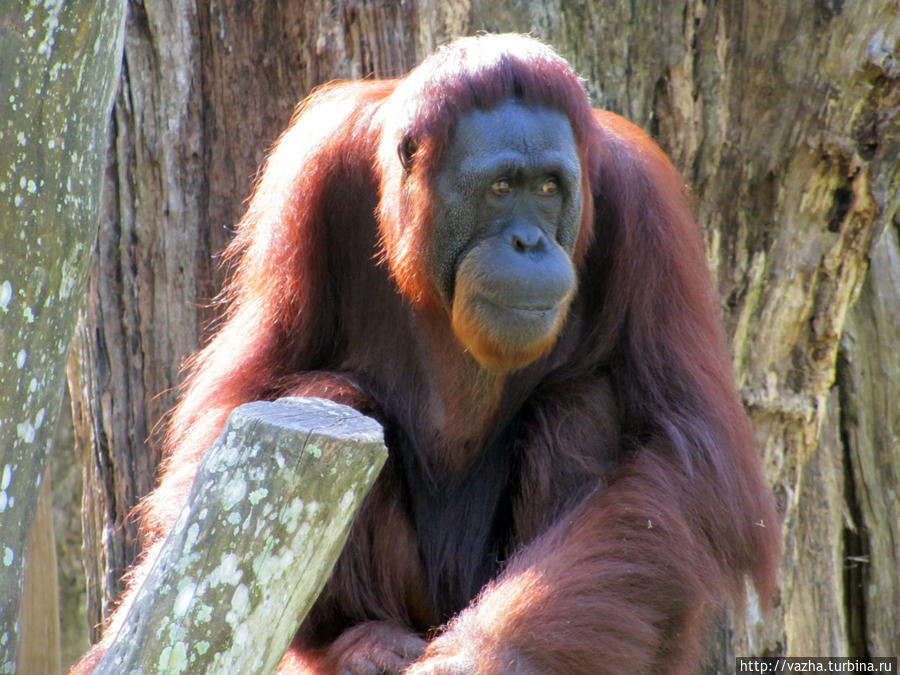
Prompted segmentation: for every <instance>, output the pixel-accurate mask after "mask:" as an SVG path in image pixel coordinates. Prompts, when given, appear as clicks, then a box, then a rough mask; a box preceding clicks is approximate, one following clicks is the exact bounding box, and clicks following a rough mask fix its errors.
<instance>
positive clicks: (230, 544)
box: [95, 398, 387, 675]
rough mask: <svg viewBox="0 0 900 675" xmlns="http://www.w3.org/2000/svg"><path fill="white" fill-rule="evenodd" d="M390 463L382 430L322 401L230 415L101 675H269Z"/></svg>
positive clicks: (257, 406)
mask: <svg viewBox="0 0 900 675" xmlns="http://www.w3.org/2000/svg"><path fill="white" fill-rule="evenodd" d="M386 458H387V450H386V449H385V447H384V441H383V434H382V429H381V426H380V425H379V424H378V423H377V422H375V421H374V420H372V419H370V418H368V417H365V416H363V415H362V414H361V413H359V412H357V411H355V410H353V409H351V408H348V407H346V406H342V405H339V404H336V403H333V402H331V401H326V400H323V399H314V398H310V399H302V398H285V399H279V400H278V401H275V402H265V401H259V402H255V403H248V404H246V405H242V406H240V407H239V408H236V409H235V410H234V411H233V412H232V413H231V415H230V417H229V418H228V423H227V425H226V427H225V430H224V431H223V432H222V434H221V435H220V436H219V438H218V440H217V441H216V442H215V444H214V445H213V446H212V447H211V448H210V449H209V450H207V451H206V453H205V454H204V456H203V460H202V462H201V465H200V469H199V471H198V473H197V477H196V479H195V481H194V486H193V489H192V490H191V495H190V498H189V501H188V504H187V506H186V507H185V509H184V511H183V512H182V514H181V517H180V518H179V520H178V522H177V524H176V525H175V527H174V528H173V530H172V532H171V534H170V535H169V537H168V539H167V540H166V542H165V544H164V545H163V548H162V551H161V553H160V555H159V557H158V559H157V560H156V562H155V563H154V565H153V567H152V569H151V571H150V573H149V576H148V577H147V580H146V581H145V582H144V584H143V586H142V587H141V590H140V591H139V592H138V595H137V597H136V598H135V601H134V604H133V605H132V607H131V609H130V610H129V612H128V615H127V617H126V619H125V624H124V625H123V627H122V629H121V630H120V631H119V633H118V635H117V636H116V638H115V641H114V642H113V644H112V646H111V647H110V649H109V650H108V651H107V653H106V654H105V656H104V657H103V660H102V661H101V662H100V664H99V666H98V668H97V670H96V671H95V672H97V673H116V674H117V675H118V674H121V673H150V672H167V673H182V672H184V673H188V672H189V673H192V674H193V673H204V672H207V673H268V672H271V671H272V670H274V669H275V667H276V666H277V665H278V661H279V660H280V657H281V655H282V654H283V653H284V651H285V649H286V648H287V646H288V644H289V642H290V640H291V637H292V636H293V634H294V632H295V631H296V629H297V627H298V626H299V625H300V622H301V621H302V620H303V617H304V616H305V615H306V612H307V611H308V610H309V608H310V607H311V605H312V603H313V602H314V601H315V599H316V597H317V596H318V594H319V592H320V591H321V589H322V586H323V585H324V583H325V581H326V579H327V578H328V575H329V573H330V572H331V568H332V567H333V565H334V563H335V562H336V561H337V558H338V555H339V554H340V552H341V549H342V548H343V546H344V542H345V540H346V537H347V533H348V531H349V527H350V524H351V522H352V519H353V516H354V515H355V513H356V510H357V508H358V507H359V505H360V504H361V502H362V500H363V498H364V497H365V495H366V493H367V492H368V490H369V488H370V487H371V485H372V483H373V482H374V480H375V478H376V477H377V475H378V472H379V470H380V469H381V466H382V464H383V463H384V461H385V459H386Z"/></svg>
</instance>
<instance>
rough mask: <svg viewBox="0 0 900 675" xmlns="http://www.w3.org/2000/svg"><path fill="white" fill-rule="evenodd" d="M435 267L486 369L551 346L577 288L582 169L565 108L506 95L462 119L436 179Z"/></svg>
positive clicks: (517, 362)
mask: <svg viewBox="0 0 900 675" xmlns="http://www.w3.org/2000/svg"><path fill="white" fill-rule="evenodd" d="M436 193H437V194H436V204H435V226H434V236H433V241H432V253H431V256H432V261H431V263H432V269H433V272H434V274H435V277H436V279H437V281H438V285H439V288H440V291H441V294H442V296H443V297H444V300H445V302H446V303H447V305H448V306H449V307H450V310H451V315H452V321H453V329H454V332H455V333H456V336H457V338H458V339H459V340H460V341H461V342H462V343H463V345H464V346H465V347H466V348H467V349H468V350H469V351H470V353H471V354H472V356H473V357H474V358H475V359H476V360H477V361H478V362H479V363H481V364H482V365H484V366H487V367H488V368H490V369H492V370H494V371H498V372H501V373H502V372H509V371H511V370H515V369H517V368H521V367H523V366H525V365H527V364H528V363H530V362H532V361H533V360H534V359H536V358H537V357H538V356H540V355H541V354H543V353H544V352H546V351H547V350H548V349H549V348H550V347H551V346H552V345H553V343H554V341H555V339H556V335H557V334H558V332H559V329H560V327H561V326H562V324H563V322H564V321H565V317H566V311H567V310H568V307H569V303H570V302H571V300H572V297H573V295H574V293H575V288H576V276H575V269H574V266H573V264H572V259H571V256H572V250H573V248H574V245H575V239H576V236H577V233H578V224H579V220H580V215H581V198H582V195H581V166H580V163H579V161H578V153H577V147H576V143H575V137H574V135H573V133H572V127H571V124H570V123H569V120H568V118H567V117H566V116H565V114H563V113H561V112H559V111H557V110H554V109H552V108H547V107H541V106H531V105H525V104H523V103H521V102H518V101H515V100H507V101H504V102H503V103H501V104H500V105H498V106H497V107H495V108H492V109H490V110H475V111H472V112H470V113H467V114H466V115H463V116H462V117H461V118H460V119H459V121H458V123H457V126H456V128H455V129H454V133H453V137H452V140H451V144H450V147H449V149H448V152H447V153H446V156H445V157H444V159H443V160H442V164H441V167H440V170H439V172H438V174H437V180H436Z"/></svg>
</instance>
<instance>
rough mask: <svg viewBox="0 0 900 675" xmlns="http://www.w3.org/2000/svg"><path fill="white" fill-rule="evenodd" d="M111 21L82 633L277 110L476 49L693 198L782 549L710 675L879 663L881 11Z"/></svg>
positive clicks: (892, 508) (888, 505)
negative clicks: (494, 47)
mask: <svg viewBox="0 0 900 675" xmlns="http://www.w3.org/2000/svg"><path fill="white" fill-rule="evenodd" d="M128 12H129V18H128V28H127V39H126V47H125V67H124V69H123V77H122V86H121V90H120V94H119V97H118V99H117V102H116V107H115V113H114V116H113V123H112V124H111V127H110V143H109V147H110V154H109V164H108V171H107V183H106V185H107V190H106V195H107V199H106V201H105V203H104V217H103V219H102V221H101V230H102V232H103V236H102V237H101V239H100V242H99V243H98V250H97V254H98V255H97V263H96V267H95V268H94V270H93V272H92V276H91V288H90V292H89V309H88V311H87V313H86V314H85V317H84V321H83V324H82V326H83V328H82V330H81V331H80V333H79V335H80V345H81V346H80V352H79V354H80V358H79V359H78V361H79V368H78V369H75V370H73V371H72V373H71V374H70V383H71V386H72V388H73V399H74V409H75V411H76V420H78V422H77V427H78V430H79V433H78V437H79V446H80V447H81V448H82V456H83V457H84V458H85V461H86V463H87V468H88V470H87V473H86V476H87V478H86V484H85V485H86V489H85V494H86V508H85V513H86V519H87V521H88V522H89V523H90V527H88V528H87V532H86V537H87V540H86V550H88V551H89V552H90V553H89V557H90V558H91V561H90V564H89V568H90V569H91V574H92V578H93V579H95V580H101V579H102V580H103V581H102V583H99V582H98V583H95V584H94V585H93V586H92V589H93V590H94V601H93V604H92V607H93V609H92V612H91V617H90V619H91V621H92V622H93V623H97V622H99V620H100V619H101V618H102V614H103V612H104V611H105V610H101V607H102V606H107V605H108V603H109V601H110V599H111V598H112V597H114V595H115V594H116V592H117V589H118V581H117V579H118V577H119V575H120V573H121V571H122V569H123V568H124V567H125V566H127V564H128V563H129V562H130V561H131V559H132V558H133V556H134V555H135V553H136V551H137V541H136V538H135V537H136V533H135V530H134V525H133V524H130V523H128V522H127V520H126V515H127V514H128V512H129V511H130V510H131V508H132V507H133V506H134V504H135V503H136V502H137V500H138V499H139V498H140V497H141V496H142V495H143V494H145V493H146V492H147V491H148V490H149V489H150V487H151V486H152V482H153V476H154V474H153V470H152V467H153V466H154V465H155V464H156V462H157V460H158V458H159V444H158V437H156V436H153V435H152V434H151V430H152V429H153V428H154V426H155V425H156V424H157V423H158V421H159V420H160V419H161V418H162V416H163V413H164V411H165V410H166V409H168V408H169V407H170V406H171V404H172V403H173V401H174V394H173V393H172V389H171V388H172V387H174V386H175V384H176V383H177V370H178V366H179V364H180V363H181V361H182V359H183V358H184V357H185V356H186V355H187V354H188V353H190V352H191V351H192V350H193V349H194V347H195V346H196V345H197V344H198V341H199V340H202V337H203V334H204V326H205V323H206V322H207V321H208V320H209V318H210V317H211V316H212V311H211V310H210V309H209V308H208V307H206V306H205V305H204V303H205V301H206V300H207V299H209V298H211V297H212V296H213V295H214V294H215V292H216V290H217V289H218V287H219V284H220V281H221V275H220V272H219V271H218V270H217V269H216V268H215V266H214V265H213V264H212V263H211V262H209V261H210V260H211V259H212V258H211V256H213V255H214V254H215V253H216V252H217V251H219V250H220V249H221V248H222V246H223V245H224V243H225V241H226V240H227V235H228V231H227V228H228V227H230V226H231V225H232V224H233V223H234V222H236V221H237V219H238V218H239V216H240V212H241V209H242V201H243V199H244V198H245V197H246V196H247V195H248V194H249V190H250V187H251V183H252V180H251V177H252V176H253V175H254V172H255V171H256V169H257V167H258V166H259V164H260V162H261V161H262V159H263V156H264V154H265V148H266V147H268V146H269V145H270V144H271V143H272V142H273V141H274V139H275V138H276V137H277V135H278V133H279V132H280V131H281V130H282V129H283V128H284V127H285V126H286V124H287V122H288V119H289V117H290V113H291V109H292V107H293V105H294V103H295V102H296V101H297V100H299V99H300V98H301V97H302V96H303V95H305V94H306V93H307V92H308V91H309V90H310V89H311V88H312V87H314V86H315V85H317V84H320V83H322V82H325V81H327V80H329V79H332V78H335V77H349V78H355V77H362V76H366V75H370V74H371V75H374V76H376V77H383V76H393V75H399V74H402V73H403V72H405V71H406V70H407V69H408V68H410V67H411V66H412V65H414V64H415V63H416V62H418V61H419V60H420V59H421V58H422V57H424V56H425V55H426V54H427V53H429V52H430V51H432V49H433V48H434V47H435V46H436V45H437V44H439V43H440V42H441V41H443V40H445V39H447V38H449V37H452V36H455V35H460V34H468V33H473V32H475V31H477V30H482V29H485V30H491V31H530V32H532V33H534V34H536V35H538V36H540V37H542V38H544V39H545V40H547V41H548V42H549V43H551V44H553V45H554V46H555V47H556V48H557V49H558V50H559V51H560V52H561V53H562V54H563V55H564V56H565V57H567V58H568V59H569V60H570V61H571V62H572V63H573V64H574V65H575V67H576V68H577V70H578V71H579V72H580V73H581V74H582V75H583V76H584V77H585V79H586V82H587V86H588V89H589V91H590V93H591V95H592V97H593V99H594V102H595V103H596V104H597V105H598V106H601V107H607V108H610V109H612V110H615V111H617V112H620V113H622V114H624V115H625V116H626V117H629V118H631V119H633V120H634V121H636V122H637V123H638V124H640V125H642V126H644V127H645V128H646V129H648V130H649V131H650V132H651V133H652V134H653V135H654V137H656V138H657V140H658V141H659V142H660V143H661V144H662V145H663V147H664V149H666V150H667V151H668V152H669V153H670V154H671V156H672V158H673V160H674V162H675V164H676V166H678V167H679V168H680V169H682V170H683V171H684V174H685V178H686V181H687V183H688V184H689V185H690V187H691V188H692V190H693V194H694V198H695V204H696V208H697V211H698V214H699V218H700V221H701V224H702V226H703V228H704V231H705V233H706V238H707V243H708V253H709V260H710V265H711V267H712V269H713V271H714V274H715V278H716V282H717V284H718V290H719V293H720V296H721V298H722V309H723V317H724V319H725V322H726V327H727V329H728V333H729V336H730V339H731V345H732V349H733V354H734V365H735V371H736V374H737V378H738V384H739V387H740V390H741V393H742V395H743V398H744V401H745V403H746V405H747V407H748V409H749V411H750V413H751V417H752V420H753V423H754V425H755V428H756V429H757V433H758V439H759V447H760V453H761V455H762V456H763V459H764V463H765V469H766V472H767V475H768V477H769V479H770V482H771V483H772V485H773V487H774V490H775V493H776V497H777V500H778V503H779V507H780V510H781V512H782V514H783V516H784V526H783V527H784V542H785V561H784V565H783V567H782V574H781V589H782V590H781V597H780V598H779V600H778V602H777V606H776V608H775V610H774V611H773V612H772V613H771V614H769V615H767V616H765V617H761V616H760V615H759V613H758V605H757V604H756V603H755V602H754V601H753V599H752V598H751V602H750V603H749V604H748V606H747V608H746V610H744V611H742V612H740V613H739V614H738V615H737V616H733V617H731V618H729V619H727V620H726V623H724V624H723V625H722V626H720V630H719V632H718V634H717V635H719V636H720V638H721V639H720V640H719V643H718V645H717V648H716V650H715V651H716V656H715V657H714V659H713V661H712V664H711V666H710V668H711V669H713V670H716V669H722V670H728V669H731V668H732V667H733V663H731V662H730V658H731V655H733V654H734V653H736V654H739V655H740V654H747V655H757V654H763V653H772V654H796V655H831V654H834V655H838V654H866V653H868V654H872V655H891V654H897V653H900V634H898V631H897V628H896V627H897V626H898V625H900V609H898V608H900V602H898V600H897V598H898V593H900V591H898V582H897V575H896V570H897V569H898V568H900V550H898V544H897V543H896V542H900V524H898V523H900V521H898V518H897V515H898V513H897V509H898V506H897V499H896V494H897V492H898V489H900V488H898V485H897V481H898V467H897V457H898V441H897V437H898V433H900V431H898V429H897V428H896V427H897V422H896V420H898V418H900V415H898V410H897V408H896V404H894V403H893V401H894V400H896V394H897V393H898V392H897V391H896V387H897V384H896V382H897V381H898V378H897V373H898V370H900V352H898V350H897V349H896V348H895V347H894V345H896V344H897V341H896V340H897V337H898V327H897V324H896V318H895V317H897V316H898V315H900V308H898V302H900V301H898V298H897V295H896V292H895V291H894V290H892V289H896V288H897V276H896V275H897V274H900V272H898V262H897V260H898V255H897V253H896V251H897V230H896V225H894V226H892V225H891V223H892V219H893V218H894V214H895V213H896V212H897V209H898V200H900V193H898V191H897V189H896V187H895V186H896V185H897V184H898V181H900V163H898V162H897V160H896V158H897V157H898V156H900V121H898V120H900V13H898V12H897V9H896V3H894V2H892V1H891V0H871V1H870V2H866V3H856V4H854V5H853V7H852V9H851V7H850V6H849V4H847V3H843V2H837V1H831V0H817V1H816V2H807V3H752V2H710V1H709V0H679V1H676V2H667V1H663V0H655V1H653V2H645V3H639V4H635V3H633V2H626V1H625V0H603V1H601V0H587V1H586V2H580V3H568V2H562V0H542V1H540V2H532V3H512V2H496V1H491V0H471V1H468V0H442V1H441V2H434V1H431V0H422V1H420V2H402V3H401V2H380V3H366V2H345V1H340V2H324V1H323V0H316V1H314V2H309V3H289V2H276V3H250V4H249V5H247V4H246V3H244V4H241V3H228V2H226V3H206V2H200V3H193V2H189V1H188V0H168V1H166V2H162V1H160V0H146V1H145V2H144V3H142V4H137V3H131V4H130V5H129V10H128ZM873 242H878V243H877V245H874V247H873ZM892 256H893V257H892ZM870 259H871V260H872V263H871V265H870V262H869V261H870ZM892 284H893V285H892ZM861 289H862V290H861ZM857 296H859V298H860V299H859V301H858V302H857V303H856V304H855V305H854V300H855V299H856V298H857ZM198 298H199V299H200V300H199V304H197V303H198V300H197V299H198ZM888 375H894V377H893V379H891V377H888ZM161 392H164V393H162V394H161ZM160 394H161V395H160ZM148 438H149V440H148ZM103 542H107V543H106V544H105V545H104V544H103Z"/></svg>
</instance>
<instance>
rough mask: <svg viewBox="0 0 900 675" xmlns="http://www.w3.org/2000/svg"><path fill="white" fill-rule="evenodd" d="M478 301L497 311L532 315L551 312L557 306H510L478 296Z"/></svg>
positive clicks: (484, 296)
mask: <svg viewBox="0 0 900 675" xmlns="http://www.w3.org/2000/svg"><path fill="white" fill-rule="evenodd" d="M477 298H478V300H480V301H482V302H483V303H485V304H486V305H490V306H491V307H496V308H497V309H501V310H504V309H505V310H507V311H512V312H529V313H533V314H544V313H547V312H552V311H554V310H556V308H557V305H510V304H506V303H501V302H497V301H495V300H492V299H491V298H489V297H488V296H486V295H481V294H479V295H478V296H477Z"/></svg>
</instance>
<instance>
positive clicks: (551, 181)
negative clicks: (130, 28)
mask: <svg viewBox="0 0 900 675" xmlns="http://www.w3.org/2000/svg"><path fill="white" fill-rule="evenodd" d="M558 191H559V183H558V182H557V181H556V179H555V178H548V179H547V180H545V181H544V182H543V183H541V187H540V188H538V192H539V193H540V195H541V196H542V197H550V196H552V195H555V194H556V193H557V192H558Z"/></svg>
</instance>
